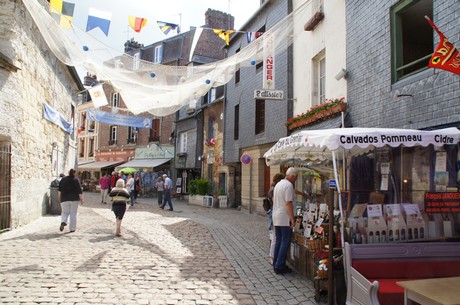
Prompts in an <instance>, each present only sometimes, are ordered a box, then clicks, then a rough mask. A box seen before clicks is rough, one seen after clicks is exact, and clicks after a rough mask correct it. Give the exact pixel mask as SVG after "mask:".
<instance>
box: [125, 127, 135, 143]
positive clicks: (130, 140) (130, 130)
mask: <svg viewBox="0 0 460 305" xmlns="http://www.w3.org/2000/svg"><path fill="white" fill-rule="evenodd" d="M136 136H137V128H136V127H128V139H127V141H126V143H127V144H136Z"/></svg>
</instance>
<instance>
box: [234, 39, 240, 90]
mask: <svg viewBox="0 0 460 305" xmlns="http://www.w3.org/2000/svg"><path fill="white" fill-rule="evenodd" d="M239 52H240V49H239V48H238V49H236V51H235V54H236V53H239ZM235 68H236V70H235V85H236V84H238V83H239V82H240V65H239V64H238V65H236V67H235Z"/></svg>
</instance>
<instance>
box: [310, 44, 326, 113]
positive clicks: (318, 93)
mask: <svg viewBox="0 0 460 305" xmlns="http://www.w3.org/2000/svg"><path fill="white" fill-rule="evenodd" d="M325 54H326V51H325V50H322V51H321V52H319V53H318V54H317V55H316V56H315V57H314V58H313V60H312V72H311V75H312V78H311V79H312V88H313V90H312V96H311V100H312V102H311V106H315V105H319V104H323V103H324V102H325V101H326V56H325Z"/></svg>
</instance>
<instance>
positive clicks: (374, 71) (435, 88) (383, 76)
mask: <svg viewBox="0 0 460 305" xmlns="http://www.w3.org/2000/svg"><path fill="white" fill-rule="evenodd" d="M396 2H397V1H393V0H391V1H389V0H385V1H347V4H346V14H347V17H346V18H347V69H348V70H349V73H350V74H349V78H348V101H349V106H350V113H351V118H352V124H353V126H354V127H391V128H412V129H423V128H428V127H433V126H439V125H444V124H451V125H455V124H456V123H458V122H460V77H459V76H458V75H455V74H453V73H450V72H447V71H443V70H434V69H428V70H426V71H423V72H421V73H418V74H416V75H413V76H411V77H408V78H407V79H404V80H402V81H399V82H397V83H395V84H392V83H391V35H390V7H391V6H392V5H393V4H395V3H396ZM433 17H434V18H433V19H434V20H433V21H434V22H435V23H436V25H437V26H438V28H440V29H441V31H443V32H444V34H445V35H446V37H448V38H449V40H450V41H451V42H452V43H453V44H454V45H455V46H456V47H457V49H458V48H459V47H460V43H459V35H458V33H459V32H460V18H459V17H460V1H457V0H435V1H433ZM427 26H429V25H428V23H427ZM433 33H434V37H435V38H434V44H435V45H434V46H433V49H434V48H435V47H436V46H437V45H438V43H439V37H438V35H437V34H436V33H435V32H433ZM401 95H406V96H401ZM407 95H412V97H411V96H407ZM457 125H458V124H457Z"/></svg>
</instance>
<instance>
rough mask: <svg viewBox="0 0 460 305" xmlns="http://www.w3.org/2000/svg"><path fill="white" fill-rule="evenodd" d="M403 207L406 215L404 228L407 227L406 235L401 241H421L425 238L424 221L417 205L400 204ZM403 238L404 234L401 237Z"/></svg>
mask: <svg viewBox="0 0 460 305" xmlns="http://www.w3.org/2000/svg"><path fill="white" fill-rule="evenodd" d="M402 206H403V207H404V211H405V214H406V223H407V224H406V226H407V235H405V238H406V239H402V240H403V241H406V240H407V241H411V240H423V239H425V238H426V237H427V236H426V234H425V233H426V231H427V230H426V224H425V220H424V219H423V217H422V213H420V209H419V207H418V204H410V203H409V204H402ZM402 237H404V234H403V235H402Z"/></svg>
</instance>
